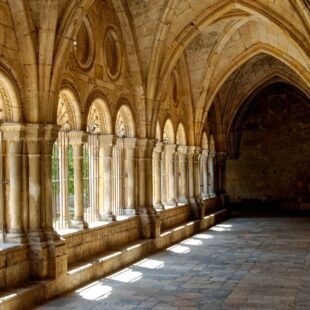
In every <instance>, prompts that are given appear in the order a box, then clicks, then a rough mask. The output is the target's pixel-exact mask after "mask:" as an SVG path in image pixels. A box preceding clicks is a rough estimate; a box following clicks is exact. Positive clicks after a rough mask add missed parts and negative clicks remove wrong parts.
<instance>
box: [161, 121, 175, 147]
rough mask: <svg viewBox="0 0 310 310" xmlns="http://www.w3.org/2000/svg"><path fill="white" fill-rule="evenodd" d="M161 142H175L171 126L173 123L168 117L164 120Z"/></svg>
mask: <svg viewBox="0 0 310 310" xmlns="http://www.w3.org/2000/svg"><path fill="white" fill-rule="evenodd" d="M163 142H164V143H166V144H174V143H175V133H174V128H173V123H172V121H171V119H170V118H168V119H167V120H166V122H165V125H164V130H163Z"/></svg>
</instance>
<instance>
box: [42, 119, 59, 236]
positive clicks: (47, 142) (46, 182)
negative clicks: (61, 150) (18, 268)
mask: <svg viewBox="0 0 310 310" xmlns="http://www.w3.org/2000/svg"><path fill="white" fill-rule="evenodd" d="M59 129H60V127H59V126H58V125H51V124H49V125H45V126H44V128H43V138H42V140H41V193H42V194H41V206H42V214H41V218H42V227H43V230H44V233H45V235H46V238H47V240H53V241H55V240H59V238H60V237H59V235H58V234H57V233H56V232H55V230H54V227H53V204H52V188H53V186H52V151H53V144H54V142H55V141H56V140H57V137H58V132H59Z"/></svg>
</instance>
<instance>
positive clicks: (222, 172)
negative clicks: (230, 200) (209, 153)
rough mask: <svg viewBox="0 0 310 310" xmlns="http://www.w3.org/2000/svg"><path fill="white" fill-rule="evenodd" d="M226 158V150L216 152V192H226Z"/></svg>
mask: <svg viewBox="0 0 310 310" xmlns="http://www.w3.org/2000/svg"><path fill="white" fill-rule="evenodd" d="M226 159H227V152H217V153H216V163H217V167H218V171H217V183H218V186H217V187H218V194H222V193H226Z"/></svg>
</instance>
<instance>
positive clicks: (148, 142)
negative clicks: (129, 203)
mask: <svg viewBox="0 0 310 310" xmlns="http://www.w3.org/2000/svg"><path fill="white" fill-rule="evenodd" d="M154 145H155V140H153V139H138V140H137V144H136V156H137V167H136V168H137V171H138V172H137V185H138V186H137V192H136V193H137V198H138V199H137V201H138V214H139V216H140V222H141V237H142V238H145V239H146V238H156V237H158V236H159V234H160V218H159V215H158V214H157V212H156V210H155V209H154V207H153V178H152V155H153V150H154Z"/></svg>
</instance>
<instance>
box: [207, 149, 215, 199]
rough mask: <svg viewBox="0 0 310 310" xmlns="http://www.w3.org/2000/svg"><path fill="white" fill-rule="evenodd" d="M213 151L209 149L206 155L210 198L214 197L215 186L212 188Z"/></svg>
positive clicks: (213, 175) (213, 176)
mask: <svg viewBox="0 0 310 310" xmlns="http://www.w3.org/2000/svg"><path fill="white" fill-rule="evenodd" d="M215 154H216V153H215V151H210V152H209V156H208V172H209V174H208V181H209V196H210V197H211V198H213V197H216V195H215V188H214V179H215V174H214V159H215Z"/></svg>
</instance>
